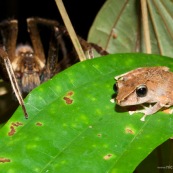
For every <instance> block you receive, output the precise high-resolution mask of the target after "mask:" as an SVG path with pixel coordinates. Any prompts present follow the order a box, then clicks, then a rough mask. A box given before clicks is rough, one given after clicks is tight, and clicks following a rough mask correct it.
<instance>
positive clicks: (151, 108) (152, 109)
mask: <svg viewBox="0 0 173 173" xmlns="http://www.w3.org/2000/svg"><path fill="white" fill-rule="evenodd" d="M142 107H143V108H144V109H142V110H137V111H129V114H130V115H132V114H133V113H143V114H144V116H143V117H142V118H141V119H140V120H141V121H145V117H146V116H147V115H151V114H154V113H156V112H157V111H158V110H160V109H161V108H162V107H169V106H168V105H165V104H162V103H160V102H157V103H156V104H155V105H154V106H152V105H151V104H150V105H149V107H146V106H144V105H142Z"/></svg>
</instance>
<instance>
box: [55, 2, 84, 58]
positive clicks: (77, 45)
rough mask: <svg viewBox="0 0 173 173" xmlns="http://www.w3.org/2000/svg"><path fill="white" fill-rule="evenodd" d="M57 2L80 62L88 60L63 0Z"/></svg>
mask: <svg viewBox="0 0 173 173" xmlns="http://www.w3.org/2000/svg"><path fill="white" fill-rule="evenodd" d="M55 2H56V4H57V6H58V9H59V12H60V14H61V17H62V19H63V21H64V24H65V26H66V28H67V31H68V33H69V35H70V38H71V40H72V43H73V45H74V47H75V50H76V52H77V54H78V56H79V59H80V61H84V60H86V57H85V54H84V52H83V50H82V47H81V45H80V43H79V40H78V38H77V36H76V33H75V31H74V29H73V26H72V24H71V22H70V19H69V17H68V14H67V12H66V9H65V7H64V4H63V2H62V0H55Z"/></svg>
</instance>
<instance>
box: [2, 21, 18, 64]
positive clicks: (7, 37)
mask: <svg viewBox="0 0 173 173" xmlns="http://www.w3.org/2000/svg"><path fill="white" fill-rule="evenodd" d="M0 30H1V34H2V37H3V46H5V51H7V53H8V57H9V59H10V60H11V62H13V60H14V59H15V51H16V41H17V35H18V22H17V20H6V21H4V22H1V23H0Z"/></svg>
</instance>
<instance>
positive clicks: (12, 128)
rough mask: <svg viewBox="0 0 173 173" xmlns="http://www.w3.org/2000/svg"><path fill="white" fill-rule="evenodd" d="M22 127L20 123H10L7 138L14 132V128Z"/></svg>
mask: <svg viewBox="0 0 173 173" xmlns="http://www.w3.org/2000/svg"><path fill="white" fill-rule="evenodd" d="M22 125H23V123H21V122H16V123H11V126H10V131H9V132H8V136H13V135H14V134H15V132H16V128H17V127H18V126H22Z"/></svg>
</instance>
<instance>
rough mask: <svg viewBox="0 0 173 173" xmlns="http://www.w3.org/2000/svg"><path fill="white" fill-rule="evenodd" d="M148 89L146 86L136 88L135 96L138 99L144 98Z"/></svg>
mask: <svg viewBox="0 0 173 173" xmlns="http://www.w3.org/2000/svg"><path fill="white" fill-rule="evenodd" d="M147 92H148V89H147V87H146V85H140V86H138V87H137V88H136V94H137V96H138V97H145V96H146V95H147Z"/></svg>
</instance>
